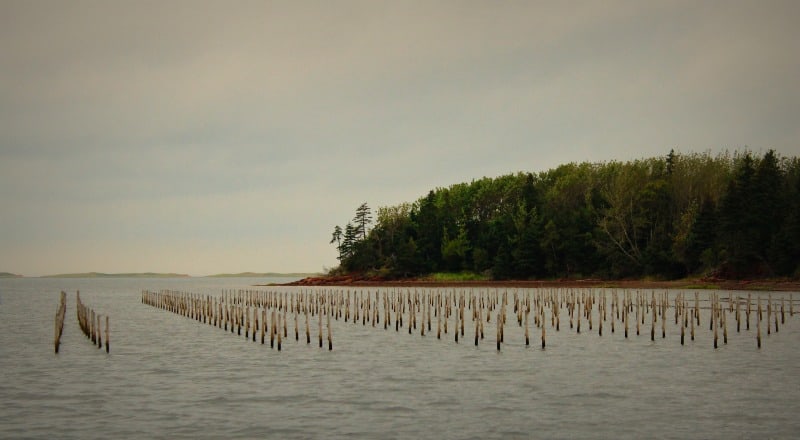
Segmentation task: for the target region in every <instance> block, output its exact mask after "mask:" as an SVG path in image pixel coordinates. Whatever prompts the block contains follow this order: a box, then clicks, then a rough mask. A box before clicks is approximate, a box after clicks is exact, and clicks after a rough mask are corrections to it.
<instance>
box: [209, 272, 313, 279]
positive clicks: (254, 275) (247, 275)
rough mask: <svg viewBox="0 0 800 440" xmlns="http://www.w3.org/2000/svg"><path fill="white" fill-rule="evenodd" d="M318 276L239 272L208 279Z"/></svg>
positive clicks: (293, 273) (298, 273)
mask: <svg viewBox="0 0 800 440" xmlns="http://www.w3.org/2000/svg"><path fill="white" fill-rule="evenodd" d="M313 275H319V274H316V273H304V272H290V273H280V272H240V273H220V274H216V275H209V276H208V278H266V277H285V278H290V277H297V278H305V277H308V276H313Z"/></svg>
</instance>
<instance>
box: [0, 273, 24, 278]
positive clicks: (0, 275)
mask: <svg viewBox="0 0 800 440" xmlns="http://www.w3.org/2000/svg"><path fill="white" fill-rule="evenodd" d="M0 278H22V275H17V274H15V273H11V272H0Z"/></svg>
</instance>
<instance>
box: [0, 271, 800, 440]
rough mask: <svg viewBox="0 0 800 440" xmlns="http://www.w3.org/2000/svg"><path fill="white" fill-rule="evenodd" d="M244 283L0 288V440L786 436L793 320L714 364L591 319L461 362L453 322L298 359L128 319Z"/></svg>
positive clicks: (793, 394) (695, 352)
mask: <svg viewBox="0 0 800 440" xmlns="http://www.w3.org/2000/svg"><path fill="white" fill-rule="evenodd" d="M257 282H264V279H238V278H233V279H209V278H189V279H7V280H0V371H2V381H0V438H41V439H49V438H63V439H71V438H75V439H88V438H281V439H283V438H345V437H346V438H475V439H486V438H503V439H507V438H570V439H581V438H587V439H589V438H592V439H593V438H676V439H677V438H681V439H682V438H796V437H797V433H798V432H800V413H799V412H798V410H800V395H798V390H800V374H798V373H800V324H799V323H800V316H798V315H797V314H796V315H795V316H794V318H789V316H788V312H787V317H786V318H787V322H786V324H785V325H784V326H782V327H780V331H779V333H773V334H771V335H769V336H767V335H766V332H764V346H763V348H762V349H761V350H759V349H757V348H756V342H755V333H754V328H753V331H751V332H749V333H747V332H744V329H743V331H742V333H741V334H736V331H735V324H730V321H729V332H730V336H729V343H728V344H727V345H722V344H721V343H720V345H721V347H720V348H719V349H717V350H714V349H713V347H712V339H711V333H710V332H709V331H708V321H707V317H706V316H703V323H702V325H701V327H700V328H698V336H697V340H696V341H694V342H689V341H688V339H689V338H688V333H687V345H685V346H681V345H680V339H679V333H678V331H677V330H676V327H675V326H674V325H672V324H673V323H672V322H668V324H669V325H668V326H667V332H668V334H667V338H666V339H661V338H660V331H657V337H656V340H655V342H651V341H650V338H649V327H647V331H644V330H643V331H642V335H641V336H638V337H637V336H635V334H634V332H633V330H631V336H630V337H629V338H628V339H625V338H624V337H623V334H622V331H621V328H620V327H619V326H618V327H617V329H616V330H617V331H616V332H615V333H614V334H611V333H610V327H609V326H608V324H606V326H605V328H604V336H603V337H599V336H598V334H597V330H598V329H597V323H596V322H595V326H594V329H593V330H592V331H589V330H588V325H587V323H586V322H585V321H584V322H583V323H582V325H583V327H582V333H581V334H577V333H576V332H575V330H574V329H572V330H570V329H569V326H568V324H566V321H564V320H562V328H561V331H559V332H556V331H555V330H554V329H552V328H550V327H548V328H547V348H546V349H545V350H542V349H541V348H539V347H538V343H539V339H538V337H539V333H538V330H535V331H532V346H531V347H525V344H524V337H523V333H522V330H521V329H520V328H519V327H517V326H516V325H509V326H508V327H507V330H506V344H504V346H503V350H502V351H501V352H497V350H496V349H495V344H494V337H495V335H494V329H495V327H494V324H493V323H492V324H490V325H487V326H486V327H485V337H486V338H485V339H484V341H482V342H481V345H479V346H478V347H477V348H476V347H475V346H474V345H473V338H472V336H473V333H472V332H473V331H474V330H472V328H471V327H470V326H469V321H468V325H467V328H466V334H465V337H464V338H463V339H461V340H460V343H458V344H456V343H455V342H454V340H453V338H452V327H451V332H450V333H449V334H448V335H446V337H444V336H445V335H443V339H442V340H437V339H436V334H435V325H436V324H435V321H434V324H433V325H434V329H433V330H434V331H433V332H432V334H427V335H426V336H424V337H422V336H420V334H419V333H418V331H417V332H414V334H412V335H409V334H408V333H407V330H405V329H401V331H400V332H395V331H394V329H393V328H392V329H390V330H383V326H382V325H381V326H379V327H375V328H373V327H371V326H370V325H369V323H367V325H366V326H362V325H361V323H360V322H359V323H358V324H353V323H345V322H343V321H342V320H338V321H334V322H333V334H334V350H333V351H328V350H327V347H325V348H324V349H320V348H318V347H317V346H316V344H315V343H314V342H315V341H314V340H313V335H315V333H314V332H313V330H312V344H311V345H310V346H309V345H306V343H305V341H304V340H303V339H304V338H303V336H302V332H301V340H300V341H299V342H296V341H294V339H293V338H292V339H290V340H289V341H285V342H284V346H283V350H282V351H281V352H278V351H277V350H274V349H270V348H269V345H268V344H267V345H261V344H260V343H254V342H252V341H248V340H246V339H245V338H244V336H243V335H242V336H237V335H235V334H232V333H230V332H229V331H228V332H225V331H223V330H221V329H218V328H215V327H211V326H209V325H207V324H201V323H199V322H197V321H193V320H191V319H187V318H184V317H182V316H179V315H176V314H172V313H169V312H167V311H164V310H160V309H156V308H153V307H150V306H146V305H143V304H141V295H140V292H141V290H142V289H150V290H159V289H176V290H183V291H189V292H194V293H201V294H206V295H215V296H220V293H221V291H222V289H238V288H250V289H253V288H252V287H249V286H251V285H252V284H255V283H257ZM266 289H267V288H261V290H266ZM61 290H65V291H67V292H68V298H67V320H66V323H65V328H64V336H63V339H62V345H61V352H60V353H59V354H58V355H56V354H54V353H53V344H52V339H53V317H54V314H55V311H56V308H57V306H58V294H59V292H60V291H61ZM76 290H80V291H81V298H82V300H83V301H84V302H85V303H87V304H88V305H89V306H91V307H92V308H94V309H95V310H96V311H98V312H99V313H101V314H106V313H107V314H109V315H110V317H111V353H110V354H109V355H107V354H106V353H105V351H104V350H98V349H97V348H96V347H94V346H92V344H91V343H90V341H89V340H87V339H86V338H85V337H84V336H83V335H82V334H81V333H80V330H79V328H78V325H77V322H76V318H75V291H76ZM273 290H274V289H273ZM290 290H293V291H296V290H297V289H290ZM520 292H522V291H520ZM705 294H706V293H705V292H702V293H701V295H705ZM736 294H737V293H733V295H734V296H735V295H736ZM738 294H742V293H741V292H739V293H738ZM726 295H727V293H722V296H723V297H725V296H726ZM743 295H746V293H744V294H743ZM754 295H756V294H754ZM762 295H764V298H766V293H763V294H762ZM780 295H781V294H778V293H773V297H774V298H779V297H780ZM794 296H795V300H798V299H800V294H795V295H794ZM754 298H755V297H754ZM787 311H788V304H787ZM509 313H510V311H509ZM313 319H315V318H313ZM729 320H730V318H729ZM512 321H513V319H512V318H511V317H509V322H510V323H511V322H512ZM315 322H316V321H313V320H312V329H314V328H316V327H315ZM648 323H649V321H648ZM292 324H293V323H291V322H290V329H291V328H292ZM451 326H452V321H451ZM648 326H649V324H648ZM762 330H764V329H763V328H762ZM292 333H293V331H292V330H290V335H291V334H292ZM720 337H721V336H720Z"/></svg>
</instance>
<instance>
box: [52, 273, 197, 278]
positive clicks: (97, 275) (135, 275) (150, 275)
mask: <svg viewBox="0 0 800 440" xmlns="http://www.w3.org/2000/svg"><path fill="white" fill-rule="evenodd" d="M40 278H189V275H186V274H182V273H155V272H143V273H101V272H85V273H62V274H57V275H45V276H42V277H40Z"/></svg>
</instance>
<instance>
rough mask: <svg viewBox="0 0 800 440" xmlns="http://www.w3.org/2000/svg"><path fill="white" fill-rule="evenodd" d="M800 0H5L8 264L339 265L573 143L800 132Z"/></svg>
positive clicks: (639, 143)
mask: <svg viewBox="0 0 800 440" xmlns="http://www.w3.org/2000/svg"><path fill="white" fill-rule="evenodd" d="M798 23H800V2H798V1H786V2H778V1H743V2H739V1H727V0H726V1H709V2H703V1H699V2H698V1H697V0H692V1H686V2H682V1H665V2H657V1H589V2H577V1H554V2H537V1H522V2H493V1H452V2H451V1H427V0H426V1H420V2H414V1H394V2H389V1H385V2H384V1H364V2H350V1H320V2H306V1H286V2H267V1H258V2H246V1H212V2H200V1H186V2H178V1H161V0H159V1H153V2H149V1H127V2H126V1H99V2H85V1H58V0H53V1H19V2H18V1H7V0H0V205H2V210H0V271H10V272H14V273H21V274H24V275H29V276H35V275H43V274H53V273H64V272H84V271H100V272H139V271H157V272H181V273H188V274H191V275H207V274H213V273H220V272H241V271H258V272H262V271H320V270H322V268H323V267H331V266H334V265H335V264H336V258H335V257H336V251H335V249H334V248H333V246H332V245H329V244H328V241H329V240H330V236H331V232H332V230H333V227H334V226H335V225H337V224H339V225H344V224H346V223H347V221H348V220H350V219H352V218H353V215H354V211H355V208H356V207H358V205H359V204H361V203H362V202H367V203H369V205H370V206H371V207H373V208H377V207H379V206H386V205H395V204H398V203H401V202H405V201H408V202H412V201H414V200H416V199H417V198H419V197H420V196H423V195H425V194H426V193H427V192H428V190H430V189H433V188H435V187H441V186H449V185H451V184H454V183H459V182H464V181H470V180H472V179H473V178H480V177H482V176H498V175H502V174H507V173H511V172H517V171H533V172H536V171H543V170H547V169H549V168H552V167H555V166H558V165H560V164H563V163H567V162H572V161H578V162H580V161H607V160H628V159H637V158H643V157H651V156H656V155H665V154H667V153H668V152H669V150H670V149H671V148H674V149H675V150H676V151H679V152H694V151H709V150H710V151H712V152H718V151H722V150H725V149H729V150H734V149H742V148H743V147H745V146H748V147H749V148H750V149H751V150H753V151H755V152H763V151H766V150H767V149H770V148H772V149H775V150H777V151H778V152H779V153H781V154H782V155H798V154H800V80H798V78H800V26H798Z"/></svg>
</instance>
